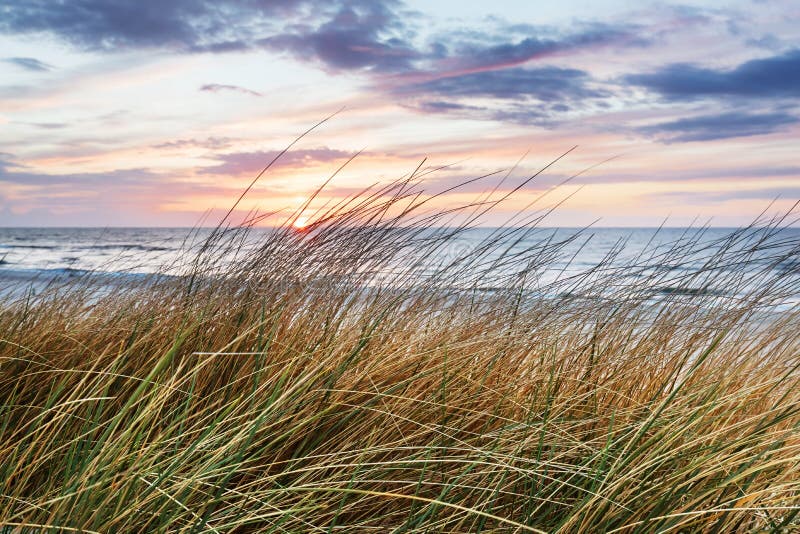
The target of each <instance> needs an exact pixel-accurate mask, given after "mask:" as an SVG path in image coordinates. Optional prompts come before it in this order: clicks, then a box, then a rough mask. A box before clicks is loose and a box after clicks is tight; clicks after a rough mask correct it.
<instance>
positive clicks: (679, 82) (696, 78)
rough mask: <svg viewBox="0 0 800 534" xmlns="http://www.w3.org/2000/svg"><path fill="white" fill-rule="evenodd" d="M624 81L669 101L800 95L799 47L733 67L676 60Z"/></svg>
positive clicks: (628, 77) (633, 75)
mask: <svg viewBox="0 0 800 534" xmlns="http://www.w3.org/2000/svg"><path fill="white" fill-rule="evenodd" d="M625 81H626V82H627V83H630V84H633V85H637V86H640V87H644V88H646V89H649V90H651V91H654V92H656V93H659V94H661V95H662V96H663V97H665V98H667V99H670V100H689V99H695V98H701V97H715V96H734V97H737V96H738V97H758V98H792V97H798V96H800V49H794V50H790V51H788V52H785V53H783V54H779V55H776V56H772V57H767V58H762V59H753V60H750V61H747V62H745V63H742V64H741V65H739V66H737V67H736V68H733V69H730V70H715V69H708V68H703V67H698V66H695V65H691V64H687V63H674V64H671V65H667V66H665V67H663V68H661V69H660V70H658V71H656V72H651V73H646V74H632V75H628V76H626V77H625Z"/></svg>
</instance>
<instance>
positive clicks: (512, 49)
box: [442, 23, 651, 69]
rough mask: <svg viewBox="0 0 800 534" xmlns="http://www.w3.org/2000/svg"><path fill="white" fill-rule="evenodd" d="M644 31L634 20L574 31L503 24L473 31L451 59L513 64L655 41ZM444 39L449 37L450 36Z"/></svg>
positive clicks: (466, 64)
mask: <svg viewBox="0 0 800 534" xmlns="http://www.w3.org/2000/svg"><path fill="white" fill-rule="evenodd" d="M640 33H641V28H639V27H637V26H634V25H630V24H625V25H611V24H601V23H593V24H588V25H583V27H581V28H578V29H577V31H575V30H573V31H572V32H554V31H553V30H552V29H549V28H546V27H539V26H533V25H527V24H513V25H501V26H500V27H498V28H497V29H496V30H495V31H493V32H488V33H479V32H471V34H469V37H468V39H467V41H466V42H465V43H460V44H459V43H457V44H456V46H455V47H454V53H453V54H451V57H448V58H447V59H448V61H450V62H451V63H452V62H453V59H455V62H456V64H458V65H459V66H460V67H462V68H465V69H480V68H486V67H491V68H502V67H512V66H517V65H522V64H524V63H527V62H529V61H533V60H539V59H543V58H547V57H552V56H557V55H564V54H566V53H570V52H579V51H583V50H586V49H596V48H598V47H603V46H623V47H631V46H636V47H640V46H647V45H649V44H651V41H650V40H649V39H646V38H644V37H642V36H641V35H640ZM548 34H549V35H548ZM518 36H519V37H518ZM442 39H443V40H449V39H447V36H443V37H442Z"/></svg>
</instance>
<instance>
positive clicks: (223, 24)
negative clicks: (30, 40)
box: [0, 0, 304, 51]
mask: <svg viewBox="0 0 800 534" xmlns="http://www.w3.org/2000/svg"><path fill="white" fill-rule="evenodd" d="M303 3H304V2H302V1H301V0H275V1H270V2H262V1H257V0H222V1H219V2H217V1H212V0H170V1H169V2H163V1H161V0H138V1H137V2H119V1H116V0H81V1H76V2H51V1H50V0H6V1H5V2H4V3H3V17H2V18H0V32H4V33H42V32H44V33H50V34H52V35H55V36H56V37H59V38H61V39H63V40H65V41H68V42H70V43H72V44H73V45H75V46H77V47H79V48H83V49H89V50H106V51H111V50H116V49H124V48H133V47H165V48H172V49H183V50H191V49H193V48H202V47H204V46H212V45H213V46H218V47H221V46H224V45H226V44H227V45H229V46H230V43H231V42H235V41H237V40H240V36H242V34H243V33H244V36H245V37H246V36H248V35H249V34H250V32H251V29H252V27H257V26H259V25H264V24H268V23H269V18H270V17H272V16H276V15H281V14H284V13H289V12H293V11H294V10H296V9H297V8H298V7H299V6H300V5H301V4H303ZM242 21H247V24H244V23H243V22H242Z"/></svg>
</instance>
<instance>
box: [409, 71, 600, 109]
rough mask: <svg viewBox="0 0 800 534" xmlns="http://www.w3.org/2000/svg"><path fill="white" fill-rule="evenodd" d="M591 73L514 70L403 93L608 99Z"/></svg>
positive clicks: (445, 80) (451, 79)
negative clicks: (594, 84) (591, 83)
mask: <svg viewBox="0 0 800 534" xmlns="http://www.w3.org/2000/svg"><path fill="white" fill-rule="evenodd" d="M590 81H591V78H590V76H589V74H588V73H587V72H585V71H582V70H578V69H566V68H561V67H537V68H522V67H517V68H510V69H502V70H490V71H483V72H475V73H469V74H464V75H460V76H450V77H445V78H438V79H433V80H430V81H426V82H422V83H419V84H415V85H412V86H410V87H406V88H403V91H408V92H412V93H422V94H435V95H442V96H446V97H451V98H452V97H488V98H497V99H520V98H525V99H528V98H533V99H536V100H540V101H543V102H561V101H564V100H572V99H578V98H592V97H600V96H604V95H605V93H604V92H602V91H600V90H597V89H592V88H590V87H589V86H588V83H589V82H590Z"/></svg>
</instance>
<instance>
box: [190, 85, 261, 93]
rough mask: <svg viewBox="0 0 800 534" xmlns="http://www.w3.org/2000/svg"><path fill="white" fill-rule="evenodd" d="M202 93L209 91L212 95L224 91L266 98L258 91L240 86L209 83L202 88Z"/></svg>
mask: <svg viewBox="0 0 800 534" xmlns="http://www.w3.org/2000/svg"><path fill="white" fill-rule="evenodd" d="M200 91H207V92H210V93H219V92H224V91H234V92H236V93H241V94H244V95H250V96H264V95H263V94H262V93H259V92H258V91H253V90H250V89H247V88H245V87H240V86H238V85H227V84H222V83H209V84H206V85H203V86H201V87H200Z"/></svg>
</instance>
